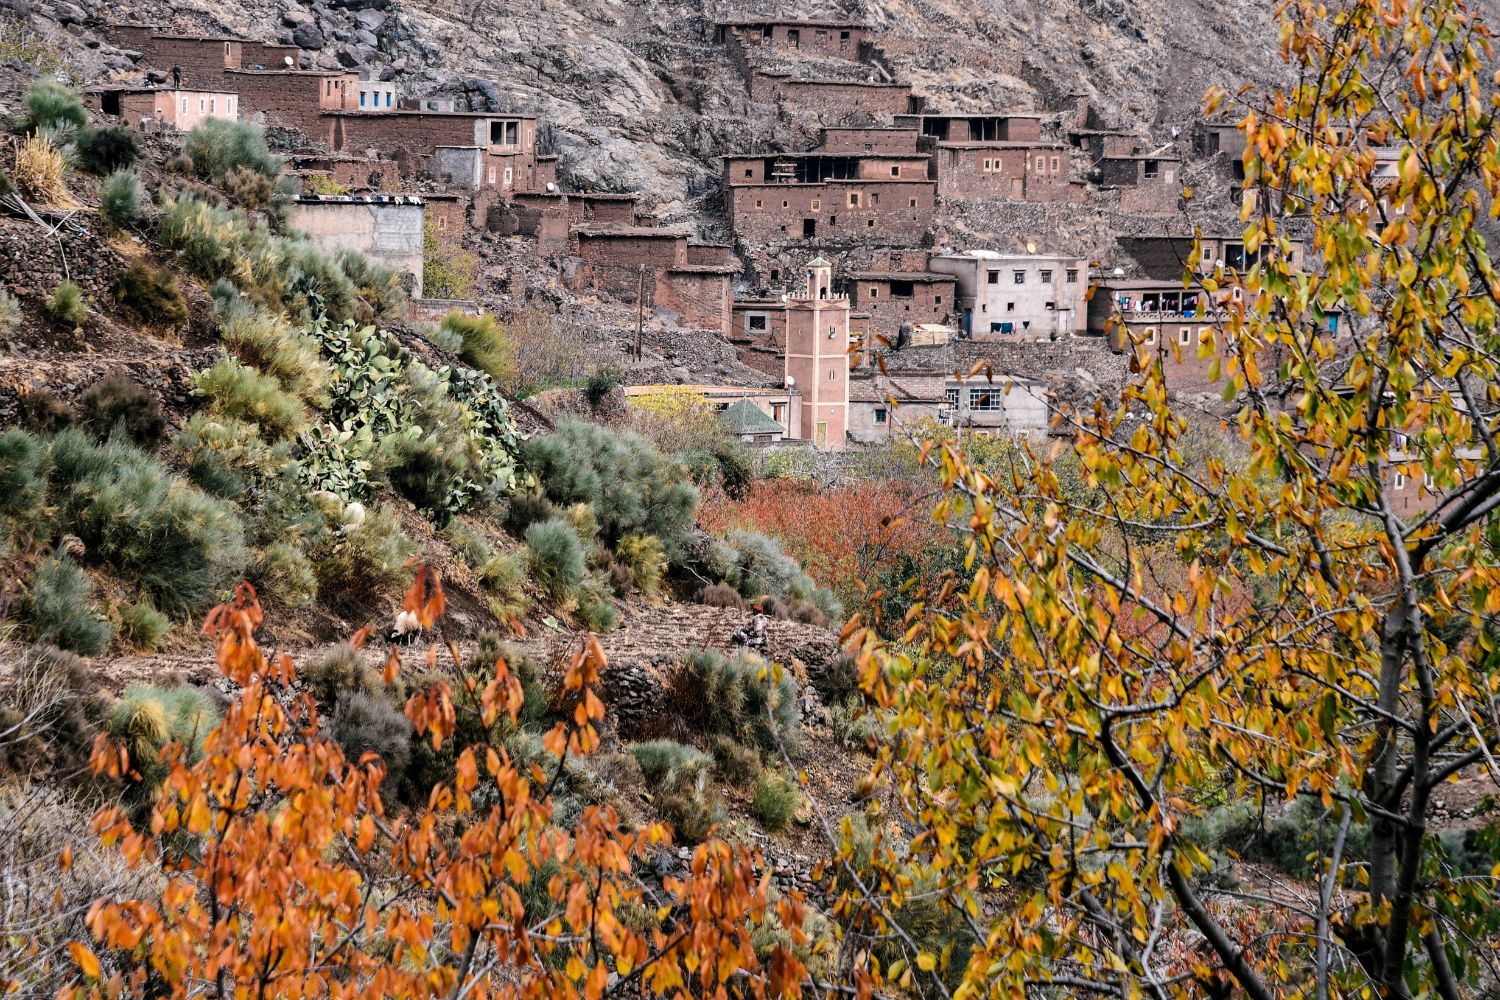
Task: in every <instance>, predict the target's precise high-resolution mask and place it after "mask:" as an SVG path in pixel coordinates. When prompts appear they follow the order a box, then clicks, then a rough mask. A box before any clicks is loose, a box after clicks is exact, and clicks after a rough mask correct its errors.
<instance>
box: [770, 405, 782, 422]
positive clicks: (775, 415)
mask: <svg viewBox="0 0 1500 1000" xmlns="http://www.w3.org/2000/svg"><path fill="white" fill-rule="evenodd" d="M771 419H772V420H774V421H776V422H777V423H778V424H781V425H782V426H785V425H786V404H785V403H772V404H771Z"/></svg>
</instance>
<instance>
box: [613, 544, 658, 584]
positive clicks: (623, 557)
mask: <svg viewBox="0 0 1500 1000" xmlns="http://www.w3.org/2000/svg"><path fill="white" fill-rule="evenodd" d="M615 556H616V557H617V558H618V559H619V560H620V562H622V563H624V564H625V567H626V568H627V569H629V570H630V581H631V583H632V584H634V585H635V589H636V590H639V591H640V592H641V593H643V594H646V595H648V596H649V595H652V594H655V593H656V592H657V591H658V590H660V589H661V580H662V575H663V574H664V573H665V572H666V569H667V553H666V550H665V549H664V548H662V544H661V540H660V539H658V538H655V537H653V536H651V535H624V536H622V537H621V538H620V540H619V542H618V543H616V545H615Z"/></svg>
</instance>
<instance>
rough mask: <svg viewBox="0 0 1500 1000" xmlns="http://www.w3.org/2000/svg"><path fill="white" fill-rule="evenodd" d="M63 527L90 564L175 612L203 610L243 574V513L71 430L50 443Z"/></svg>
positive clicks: (112, 443)
mask: <svg viewBox="0 0 1500 1000" xmlns="http://www.w3.org/2000/svg"><path fill="white" fill-rule="evenodd" d="M50 457H51V461H52V473H51V486H52V489H53V491H54V503H55V504H56V506H57V516H58V521H59V522H60V524H61V525H62V526H63V527H64V530H68V531H71V532H72V533H74V534H76V535H77V536H78V537H79V538H80V539H81V540H82V541H83V543H84V545H85V546H86V551H87V552H88V555H89V558H90V559H94V560H98V561H99V562H102V563H104V564H105V565H107V566H109V567H111V568H112V569H113V570H115V571H116V572H117V573H119V574H120V575H122V576H126V577H128V578H130V579H133V580H135V581H136V583H138V584H139V585H140V586H141V588H142V589H143V590H144V591H145V593H146V595H147V596H148V597H149V598H150V600H151V603H152V604H153V605H154V606H155V607H157V608H159V609H161V610H164V611H169V612H171V613H174V614H182V613H188V612H191V611H195V610H197V609H198V608H200V607H202V606H203V605H204V604H205V603H206V602H208V601H209V600H210V599H211V598H212V597H214V596H216V595H217V594H218V593H219V592H220V588H222V587H224V586H225V585H227V584H228V583H230V582H232V581H233V580H234V579H236V578H238V576H239V575H240V573H241V572H242V571H243V569H244V566H245V562H246V553H245V539H244V529H243V528H242V526H241V524H240V519H239V512H238V510H237V509H236V508H235V507H233V506H232V505H230V504H228V503H225V502H224V501H222V500H216V499H213V498H211V497H209V496H208V495H207V494H205V493H203V492H202V491H200V490H198V489H197V488H195V487H193V486H191V485H189V484H188V483H187V482H186V481H185V480H183V479H181V478H179V477H177V476H174V475H172V474H171V473H169V472H168V471H167V470H166V469H164V468H163V467H162V466H161V464H160V463H159V462H157V461H156V459H155V458H153V457H151V456H149V455H146V454H145V453H143V452H141V451H138V450H136V449H135V448H132V447H130V446H129V445H127V444H125V443H124V442H123V441H120V440H117V439H111V440H109V441H106V442H104V443H103V444H95V443H94V442H92V441H91V440H89V439H88V438H87V437H86V436H85V435H84V434H83V433H82V432H80V431H78V430H76V429H75V430H67V431H64V432H62V433H60V434H58V435H57V436H56V437H54V438H53V439H52V441H51V444H50Z"/></svg>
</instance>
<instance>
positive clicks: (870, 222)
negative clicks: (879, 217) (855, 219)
mask: <svg viewBox="0 0 1500 1000" xmlns="http://www.w3.org/2000/svg"><path fill="white" fill-rule="evenodd" d="M865 228H866V229H874V228H875V220H874V219H866V220H865Z"/></svg>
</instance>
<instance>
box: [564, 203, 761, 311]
mask: <svg viewBox="0 0 1500 1000" xmlns="http://www.w3.org/2000/svg"><path fill="white" fill-rule="evenodd" d="M690 235H691V234H690V233H689V231H688V230H687V229H683V228H675V227H665V226H636V225H627V224H624V223H618V222H607V223H585V224H583V225H577V226H574V227H573V229H572V239H573V243H574V245H575V247H576V258H577V266H576V267H575V269H574V271H573V278H572V285H573V287H574V288H575V290H582V289H585V288H587V289H592V290H594V291H597V292H603V293H604V294H607V295H610V296H611V297H613V298H616V299H620V300H621V301H624V302H635V301H637V299H638V298H639V299H640V300H641V304H642V305H643V306H646V307H649V308H654V309H669V310H671V311H673V312H675V313H677V314H678V315H679V316H680V317H681V321H682V323H683V325H684V326H688V327H692V328H695V329H700V330H716V331H718V332H719V333H723V334H727V333H728V332H729V326H730V319H731V310H732V306H733V302H734V276H735V275H736V274H738V273H739V270H740V265H739V262H738V261H737V260H736V259H735V257H734V253H733V251H732V250H731V249H730V248H729V247H724V246H712V245H701V244H690V243H689V237H690Z"/></svg>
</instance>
